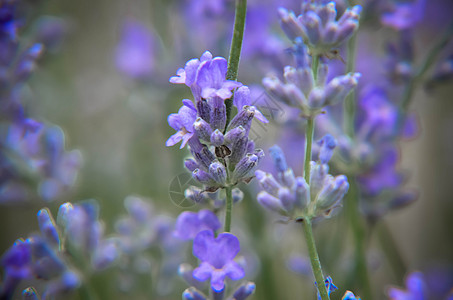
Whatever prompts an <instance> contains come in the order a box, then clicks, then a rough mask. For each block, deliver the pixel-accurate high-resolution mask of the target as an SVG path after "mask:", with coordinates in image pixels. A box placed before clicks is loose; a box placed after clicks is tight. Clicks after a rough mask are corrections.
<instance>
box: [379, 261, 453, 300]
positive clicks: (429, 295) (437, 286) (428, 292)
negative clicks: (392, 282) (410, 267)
mask: <svg viewBox="0 0 453 300" xmlns="http://www.w3.org/2000/svg"><path fill="white" fill-rule="evenodd" d="M451 275H452V270H451V269H444V268H442V269H438V268H435V269H432V270H430V271H428V272H425V273H422V272H412V273H410V274H409V275H408V276H407V277H406V289H400V288H396V287H391V288H389V289H388V291H387V295H388V296H389V299H391V300H409V299H410V300H424V299H445V300H451V299H453V290H452V288H453V279H452V278H453V277H452V276H451Z"/></svg>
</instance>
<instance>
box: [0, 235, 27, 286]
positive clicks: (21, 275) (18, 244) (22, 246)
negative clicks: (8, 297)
mask: <svg viewBox="0 0 453 300" xmlns="http://www.w3.org/2000/svg"><path fill="white" fill-rule="evenodd" d="M31 260H32V256H31V247H30V243H29V242H28V241H25V240H23V239H18V240H17V241H15V242H14V244H13V246H11V248H9V249H8V250H7V251H6V252H5V254H3V256H2V259H1V264H2V266H3V267H4V268H5V275H6V277H7V278H8V277H11V278H14V279H18V280H20V279H26V278H30V277H31V276H32V269H31V265H30V264H31ZM5 287H6V286H5ZM5 287H4V288H5Z"/></svg>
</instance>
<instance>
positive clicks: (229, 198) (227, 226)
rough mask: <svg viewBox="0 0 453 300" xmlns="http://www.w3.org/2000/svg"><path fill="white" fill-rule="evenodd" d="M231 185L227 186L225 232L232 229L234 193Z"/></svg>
mask: <svg viewBox="0 0 453 300" xmlns="http://www.w3.org/2000/svg"><path fill="white" fill-rule="evenodd" d="M231 190H232V188H231V186H227V187H226V188H225V192H226V210H225V229H224V231H225V232H230V231H231V213H232V212H233V195H232V192H231Z"/></svg>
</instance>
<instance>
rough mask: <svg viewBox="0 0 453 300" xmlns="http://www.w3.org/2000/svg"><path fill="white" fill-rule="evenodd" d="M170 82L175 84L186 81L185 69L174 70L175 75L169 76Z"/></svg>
mask: <svg viewBox="0 0 453 300" xmlns="http://www.w3.org/2000/svg"><path fill="white" fill-rule="evenodd" d="M170 82H171V83H175V84H181V83H186V71H184V69H182V68H180V69H178V71H176V76H172V77H170Z"/></svg>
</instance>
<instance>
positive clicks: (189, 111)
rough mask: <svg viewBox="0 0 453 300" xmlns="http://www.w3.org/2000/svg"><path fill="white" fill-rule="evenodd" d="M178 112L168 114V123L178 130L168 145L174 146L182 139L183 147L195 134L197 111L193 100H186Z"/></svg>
mask: <svg viewBox="0 0 453 300" xmlns="http://www.w3.org/2000/svg"><path fill="white" fill-rule="evenodd" d="M183 103H184V106H182V107H181V108H180V109H179V111H178V113H177V114H171V115H170V116H168V124H170V126H171V127H173V129H175V130H177V132H176V133H175V134H174V135H172V136H171V137H170V138H169V139H168V140H167V142H166V144H165V145H166V146H173V145H176V144H177V143H179V142H180V141H182V143H181V147H180V148H181V149H182V148H184V146H185V145H186V144H187V142H188V141H189V139H190V138H191V137H192V136H193V134H194V129H193V124H194V122H195V119H196V116H197V111H196V109H195V106H194V105H193V103H192V101H190V100H184V101H183Z"/></svg>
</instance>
